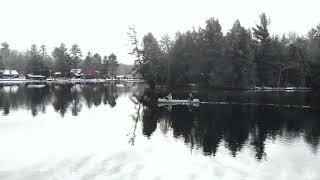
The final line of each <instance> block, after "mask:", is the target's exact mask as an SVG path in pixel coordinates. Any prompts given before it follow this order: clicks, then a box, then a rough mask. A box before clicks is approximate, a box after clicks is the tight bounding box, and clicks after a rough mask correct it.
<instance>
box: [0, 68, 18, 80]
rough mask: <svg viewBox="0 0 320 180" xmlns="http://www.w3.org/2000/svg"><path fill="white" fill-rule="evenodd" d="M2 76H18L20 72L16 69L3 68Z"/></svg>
mask: <svg viewBox="0 0 320 180" xmlns="http://www.w3.org/2000/svg"><path fill="white" fill-rule="evenodd" d="M0 77H3V78H18V77H19V73H18V71H16V70H3V71H0Z"/></svg>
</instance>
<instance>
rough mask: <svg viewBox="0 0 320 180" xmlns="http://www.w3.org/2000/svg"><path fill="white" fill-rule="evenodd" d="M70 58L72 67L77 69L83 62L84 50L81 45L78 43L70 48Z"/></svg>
mask: <svg viewBox="0 0 320 180" xmlns="http://www.w3.org/2000/svg"><path fill="white" fill-rule="evenodd" d="M70 58H71V62H70V63H71V68H73V69H77V68H78V65H79V64H80V63H81V58H82V52H81V49H80V47H79V46H78V45H77V44H74V45H72V46H71V49H70Z"/></svg>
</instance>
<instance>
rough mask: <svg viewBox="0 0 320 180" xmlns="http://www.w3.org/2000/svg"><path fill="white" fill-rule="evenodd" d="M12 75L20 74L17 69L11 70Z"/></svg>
mask: <svg viewBox="0 0 320 180" xmlns="http://www.w3.org/2000/svg"><path fill="white" fill-rule="evenodd" d="M11 75H19V73H18V71H16V70H11Z"/></svg>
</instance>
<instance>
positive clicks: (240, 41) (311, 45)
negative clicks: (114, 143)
mask: <svg viewBox="0 0 320 180" xmlns="http://www.w3.org/2000/svg"><path fill="white" fill-rule="evenodd" d="M270 22H271V21H270V19H269V18H268V17H267V16H266V14H265V13H262V14H261V15H260V16H259V23H258V24H256V25H255V27H253V28H251V29H246V28H245V27H243V26H241V23H240V21H239V20H236V21H235V22H234V24H233V26H232V28H231V29H230V30H229V31H228V32H227V33H226V34H223V32H222V29H221V25H220V23H219V21H218V19H215V18H210V19H209V20H207V21H206V25H205V27H204V28H201V27H199V29H195V28H193V29H192V30H190V31H187V32H184V33H181V32H178V33H177V34H176V37H175V39H174V40H171V39H170V37H169V36H168V35H164V36H163V37H162V38H161V40H160V41H158V40H157V39H156V38H155V37H154V36H153V34H152V33H148V34H147V35H145V36H144V37H143V39H142V42H139V40H138V39H137V33H136V31H135V29H134V28H132V27H130V28H129V33H128V34H129V37H130V42H131V44H132V47H133V48H132V52H131V53H130V54H132V55H134V56H135V57H136V60H135V65H136V70H137V71H138V72H139V73H141V75H142V76H143V77H144V79H145V80H146V81H147V82H148V83H149V84H150V85H151V86H155V85H157V84H161V85H163V84H166V85H171V86H180V85H182V86H185V85H188V84H197V85H202V86H209V87H216V88H248V87H253V86H271V87H279V86H297V87H302V86H308V87H313V88H319V87H320V25H318V26H317V27H316V28H312V29H311V30H310V31H309V33H308V34H307V35H306V36H299V35H297V34H296V33H289V34H283V35H282V36H281V37H280V36H278V35H270V33H269V29H268V28H269V25H270Z"/></svg>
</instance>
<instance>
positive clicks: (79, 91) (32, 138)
mask: <svg viewBox="0 0 320 180" xmlns="http://www.w3.org/2000/svg"><path fill="white" fill-rule="evenodd" d="M169 92H173V97H174V98H179V99H186V98H187V97H188V94H189V93H190V92H193V94H194V97H195V98H199V99H200V100H201V101H202V102H203V103H200V104H199V105H192V106H185V105H174V106H166V105H163V106H161V105H158V104H157V103H156V99H157V98H158V97H163V96H165V95H167V94H168V93H169ZM319 107H320V96H319V94H317V93H315V92H253V91H227V90H210V89H197V88H191V89H185V88H177V89H174V90H171V91H169V90H168V89H165V88H160V89H157V90H150V89H148V88H146V87H145V86H144V85H141V84H140V85H138V84H127V85H124V84H106V83H87V84H19V85H5V84H1V85H0V114H1V115H0V179H5V180H6V179H10V180H12V179H32V180H37V179H39V180H43V179H68V180H71V179H83V180H86V179H88V180H89V179H90V180H91V179H108V180H109V179H145V180H152V179H254V180H256V179H267V180H270V179H290V180H294V179H297V180H298V179H299V180H300V179H319V178H320V171H319V165H320V154H319V144H320V108H319Z"/></svg>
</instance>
